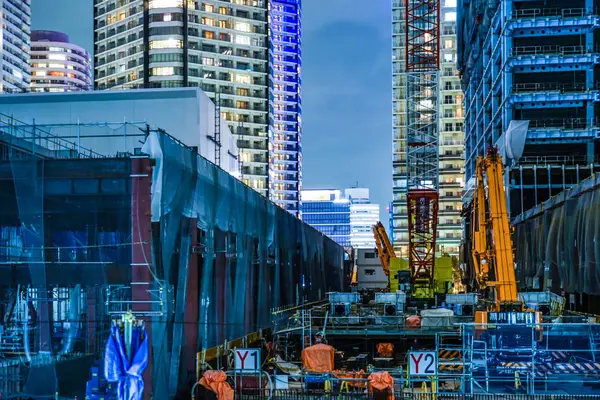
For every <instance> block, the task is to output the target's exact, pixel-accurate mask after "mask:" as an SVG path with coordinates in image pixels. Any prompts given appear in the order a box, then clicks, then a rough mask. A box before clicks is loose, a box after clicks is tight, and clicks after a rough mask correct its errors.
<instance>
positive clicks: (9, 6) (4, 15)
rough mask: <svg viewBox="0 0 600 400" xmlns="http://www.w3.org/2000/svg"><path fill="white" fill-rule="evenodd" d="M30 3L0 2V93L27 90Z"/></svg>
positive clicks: (18, 1)
mask: <svg viewBox="0 0 600 400" xmlns="http://www.w3.org/2000/svg"><path fill="white" fill-rule="evenodd" d="M30 34H31V0H0V93H4V92H6V93H14V92H26V91H28V90H29V81H30V72H29V41H30V38H29V37H30Z"/></svg>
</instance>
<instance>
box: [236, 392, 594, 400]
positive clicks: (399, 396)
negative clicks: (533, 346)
mask: <svg viewBox="0 0 600 400" xmlns="http://www.w3.org/2000/svg"><path fill="white" fill-rule="evenodd" d="M381 396H382V394H379V393H375V394H374V393H368V392H367V391H366V390H365V391H363V392H356V393H344V392H342V393H340V392H329V393H326V392H316V391H315V392H310V391H296V390H275V391H273V392H272V393H271V392H269V391H268V390H267V391H265V392H264V393H253V394H237V393H236V396H235V398H236V400H254V399H271V400H288V399H289V400H300V399H323V400H329V399H331V400H334V399H335V400H346V399H373V400H375V399H381V398H383V399H385V398H387V397H385V395H383V396H384V397H381ZM394 397H395V399H396V400H597V399H600V395H549V394H539V395H525V394H488V393H485V394H458V393H409V392H395V393H394Z"/></svg>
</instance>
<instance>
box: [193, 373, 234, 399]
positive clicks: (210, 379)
mask: <svg viewBox="0 0 600 400" xmlns="http://www.w3.org/2000/svg"><path fill="white" fill-rule="evenodd" d="M199 383H200V385H202V386H204V387H205V388H206V389H208V390H210V391H213V392H214V393H216V395H217V399H218V400H233V389H232V388H231V386H230V385H229V383H227V374H226V373H225V372H223V371H213V370H208V371H206V372H204V374H202V378H200V382H199Z"/></svg>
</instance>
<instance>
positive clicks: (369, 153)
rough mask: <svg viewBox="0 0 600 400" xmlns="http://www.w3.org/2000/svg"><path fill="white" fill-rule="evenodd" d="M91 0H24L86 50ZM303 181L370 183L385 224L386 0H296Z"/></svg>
mask: <svg viewBox="0 0 600 400" xmlns="http://www.w3.org/2000/svg"><path fill="white" fill-rule="evenodd" d="M92 4H93V1H92V0H32V29H48V30H56V31H61V32H64V33H67V34H68V35H69V37H70V40H71V42H73V43H76V44H78V45H80V46H83V47H85V48H86V49H87V50H88V51H89V52H90V53H92V51H93V28H92V27H93V5H92ZM302 23H303V38H302V40H303V43H302V51H303V54H302V57H303V61H302V62H303V65H302V81H303V92H302V104H303V114H302V119H303V130H304V135H303V144H302V145H303V168H304V175H303V185H304V188H305V189H311V188H338V189H343V188H344V187H348V186H351V185H355V184H356V183H358V184H359V185H360V186H364V187H368V188H370V189H371V201H372V202H374V203H379V204H380V205H381V218H382V219H383V222H384V225H385V226H386V227H387V212H386V211H385V209H386V206H387V204H388V202H389V201H390V200H391V198H392V190H391V183H392V165H391V160H392V156H391V151H392V150H391V148H392V143H391V137H392V114H391V107H392V103H391V98H392V93H391V45H390V44H391V35H392V33H391V5H390V0H371V1H364V0H304V1H303V19H302Z"/></svg>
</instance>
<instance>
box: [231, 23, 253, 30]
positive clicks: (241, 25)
mask: <svg viewBox="0 0 600 400" xmlns="http://www.w3.org/2000/svg"><path fill="white" fill-rule="evenodd" d="M235 30H236V31H240V32H250V24H249V23H247V22H236V23H235Z"/></svg>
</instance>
